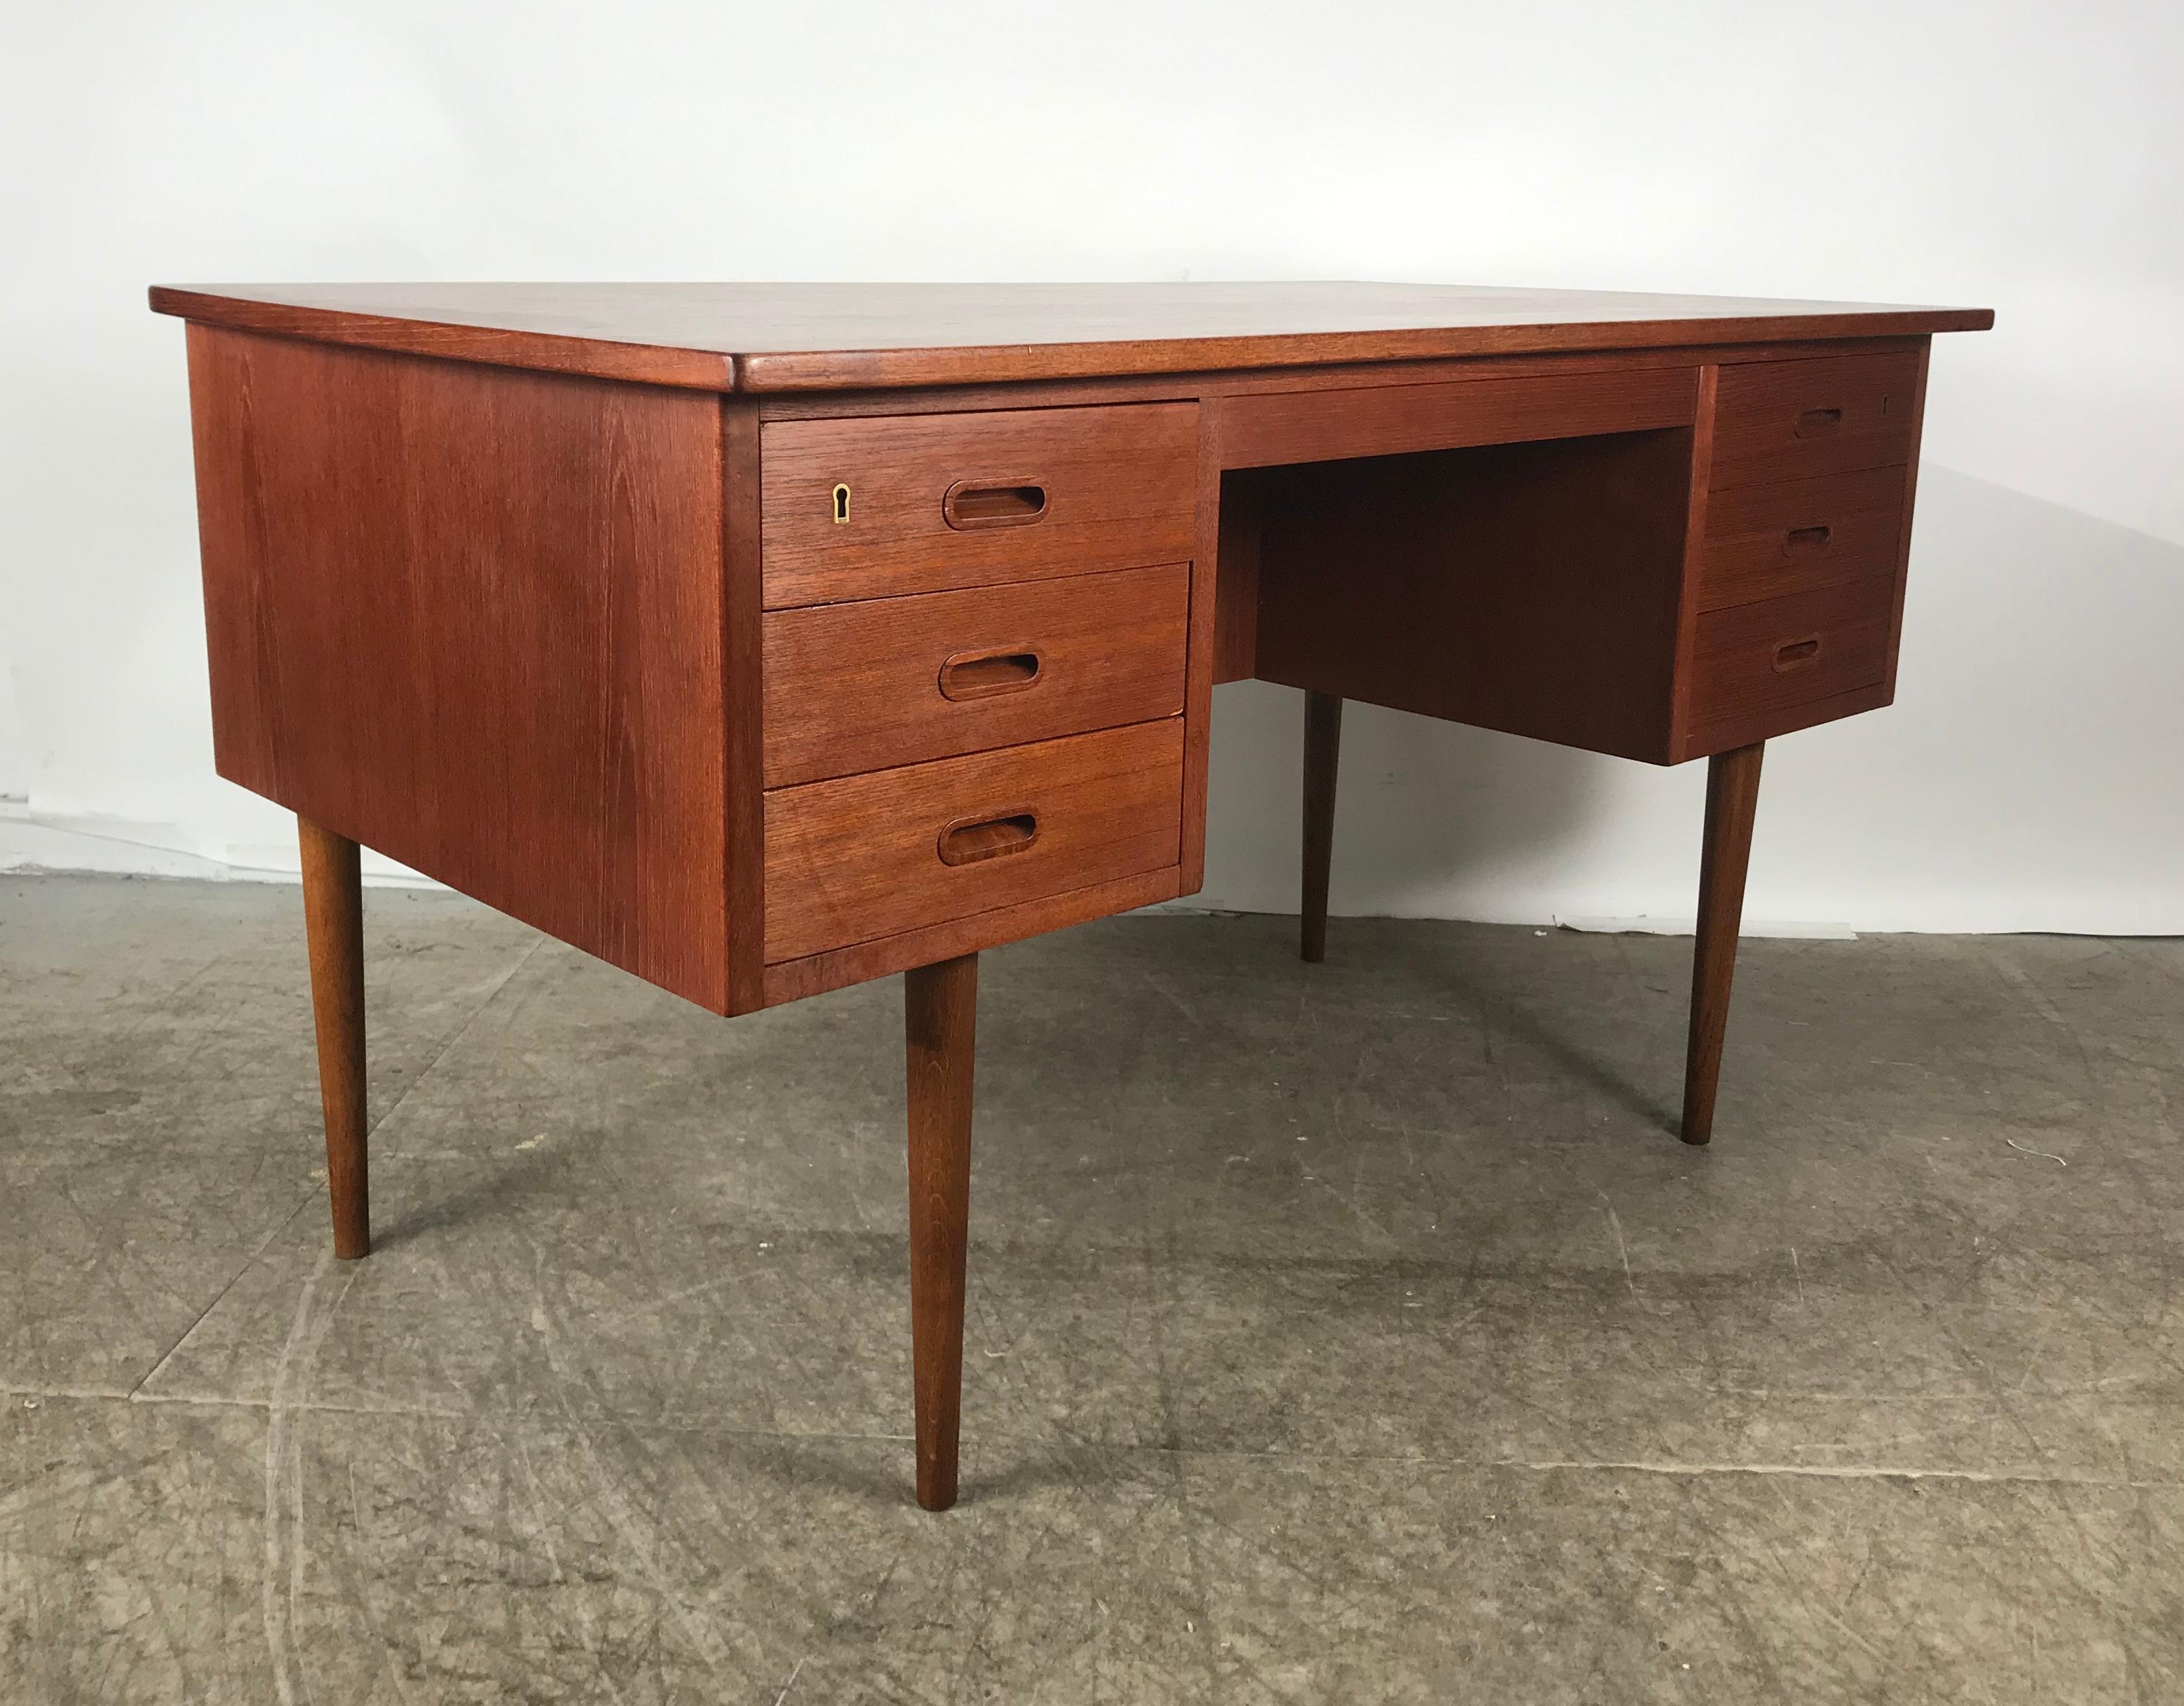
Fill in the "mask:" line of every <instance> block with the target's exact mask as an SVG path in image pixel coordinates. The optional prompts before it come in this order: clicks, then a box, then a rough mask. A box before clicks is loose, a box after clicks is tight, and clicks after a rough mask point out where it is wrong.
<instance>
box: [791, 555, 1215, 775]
mask: <svg viewBox="0 0 2184 1706" xmlns="http://www.w3.org/2000/svg"><path fill="white" fill-rule="evenodd" d="M1189 620H1190V569H1189V567H1188V566H1185V565H1183V564H1179V563H1178V564H1174V565H1172V566H1167V567H1165V568H1154V569H1123V570H1117V571H1112V572H1110V573H1107V574H1096V575H1072V576H1068V577H1065V578H1063V579H1061V580H1053V581H1034V582H1028V583H1023V584H1021V585H1015V586H1002V587H981V588H974V589H972V590H971V591H968V592H958V593H922V594H917V595H915V596H912V597H910V598H902V599H866V600H863V601H861V602H859V603H855V604H846V605H812V606H810V607H808V608H805V609H802V610H772V611H769V612H767V614H766V786H768V787H769V788H780V787H783V786H786V785H788V784H789V783H799V782H811V781H816V780H818V779H820V778H825V777H829V776H845V775H849V774H851V773H853V772H857V771H862V770H881V769H884V768H886V767H889V766H891V765H897V764H911V763H916V762H917V761H921V760H924V759H928V758H947V757H952V756H955V755H957V754H960V753H967V752H983V751H984V750H987V749H989V748H991V747H996V746H1008V745H1013V744H1018V743H1021V742H1025V741H1033V740H1045V739H1051V738H1053V737H1055V736H1056V735H1062V734H1079V733H1085V732H1087V731H1089V730H1092V729H1098V728H1116V727H1118V726H1119V725H1121V724H1123V723H1126V722H1153V721H1156V720H1157V719H1159V718H1162V717H1167V716H1175V715H1177V714H1178V712H1180V711H1182V710H1183V683H1184V633H1185V627H1186V624H1187V623H1188V622H1189ZM995 652H1006V653H1010V654H1017V653H1019V652H1021V653H1024V654H1028V655H1031V656H1032V657H1034V659H1035V660H1036V664H1035V669H1036V673H1035V674H1034V675H1033V676H1031V677H1029V678H1028V680H1026V681H1024V682H1022V683H1020V684H1018V683H1003V684H1001V685H1000V688H999V689H998V690H993V691H987V692H983V693H978V694H976V695H975V696H972V697H968V698H960V699H951V698H950V697H948V696H946V694H944V690H943V686H942V681H941V677H942V672H943V666H944V665H945V664H946V662H947V661H948V660H949V659H950V658H953V657H960V656H964V655H976V654H980V653H995Z"/></svg>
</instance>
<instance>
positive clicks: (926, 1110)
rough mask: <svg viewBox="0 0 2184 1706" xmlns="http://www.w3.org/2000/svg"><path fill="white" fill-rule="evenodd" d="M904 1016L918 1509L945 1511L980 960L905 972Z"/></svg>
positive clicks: (959, 1379)
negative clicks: (908, 1123)
mask: <svg viewBox="0 0 2184 1706" xmlns="http://www.w3.org/2000/svg"><path fill="white" fill-rule="evenodd" d="M902 1016H903V1027H902V1028H903V1053H904V1067H905V1079H906V1081H907V1082H906V1088H907V1091H908V1096H907V1100H908V1103H909V1109H910V1166H909V1173H910V1343H911V1380H912V1386H913V1394H914V1397H915V1402H916V1414H917V1502H918V1503H919V1504H921V1505H922V1506H923V1507H924V1508H926V1509H928V1510H946V1509H947V1508H949V1507H950V1505H952V1504H954V1503H956V1431H957V1427H958V1420H959V1417H960V1415H961V1408H962V1394H963V1281H964V1277H965V1269H966V1265H967V1256H968V1252H969V1249H970V1231H971V1112H972V1080H973V1077H974V1075H975V1072H976V1068H977V1060H978V956H977V955H976V954H965V955H963V956H961V957H959V958H956V959H950V960H943V961H941V962H939V963H938V964H936V965H930V966H919V967H915V968H913V969H912V970H911V971H908V972H905V973H904V974H903V979H902Z"/></svg>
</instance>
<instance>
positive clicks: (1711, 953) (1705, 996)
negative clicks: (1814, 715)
mask: <svg viewBox="0 0 2184 1706" xmlns="http://www.w3.org/2000/svg"><path fill="white" fill-rule="evenodd" d="M1766 750H1767V747H1766V743H1765V742H1763V741H1761V742H1758V743H1755V744H1752V745H1751V746H1740V747H1738V748H1736V750H1733V751H1730V752H1719V753H1716V754H1715V755H1713V757H1712V758H1711V759H1709V760H1708V761H1707V806H1706V851H1705V854H1704V856H1703V857H1702V861H1701V864H1700V867H1699V930H1698V945H1697V948H1696V949H1695V950H1694V951H1693V952H1692V956H1691V1052H1690V1053H1689V1054H1688V1055H1687V1056H1685V1064H1684V1127H1683V1139H1684V1141H1685V1143H1704V1142H1705V1141H1706V1140H1708V1138H1710V1137H1712V1136H1713V1093H1714V1086H1715V1084H1716V1083H1717V1082H1718V1081H1719V1079H1720V1077H1721V1042H1722V1035H1723V1033H1724V1030H1725V1029H1726V1028H1727V1026H1728V1023H1729V985H1730V977H1731V976H1732V974H1733V973H1735V972H1736V934H1737V930H1738V928H1739V926H1740V925H1741V923H1743V918H1744V871H1745V867H1746V865H1747V862H1748V861H1749V860H1750V858H1751V856H1752V817H1753V814H1754V812H1755V811H1756V810H1757V808H1758V804H1759V761H1760V759H1761V757H1762V756H1763V755H1764V754H1765V752H1766Z"/></svg>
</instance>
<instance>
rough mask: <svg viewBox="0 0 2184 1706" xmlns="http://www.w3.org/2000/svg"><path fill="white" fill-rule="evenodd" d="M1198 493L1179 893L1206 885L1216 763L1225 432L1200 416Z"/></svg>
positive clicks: (1186, 676) (1194, 522) (1193, 538)
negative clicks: (1216, 645) (1209, 796)
mask: <svg viewBox="0 0 2184 1706" xmlns="http://www.w3.org/2000/svg"><path fill="white" fill-rule="evenodd" d="M1196 425H1197V428H1198V432H1197V439H1198V445H1197V489H1196V492H1195V499H1194V510H1195V513H1194V515H1193V516H1192V520H1191V550H1192V560H1191V570H1190V648H1189V652H1188V655H1187V659H1186V661H1185V665H1184V688H1183V801H1182V811H1183V823H1182V841H1181V843H1180V845H1179V847H1178V852H1177V856H1176V864H1177V867H1178V868H1177V873H1176V881H1177V884H1178V888H1179V890H1180V892H1182V893H1183V894H1185V895H1195V894H1196V893H1197V892H1198V891H1199V890H1200V889H1201V888H1203V887H1205V885H1206V789H1207V788H1208V786H1209V785H1210V783H1211V774H1210V772H1211V770H1212V759H1213V752H1212V747H1213V651H1214V643H1215V640H1216V638H1217V622H1218V621H1219V616H1220V602H1221V601H1220V572H1221V570H1220V547H1221V516H1220V507H1221V429H1220V422H1219V421H1218V420H1217V419H1214V418H1212V417H1211V416H1209V415H1208V414H1207V412H1206V410H1199V411H1197V421H1196Z"/></svg>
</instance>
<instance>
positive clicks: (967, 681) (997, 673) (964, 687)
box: [940, 646, 1045, 703]
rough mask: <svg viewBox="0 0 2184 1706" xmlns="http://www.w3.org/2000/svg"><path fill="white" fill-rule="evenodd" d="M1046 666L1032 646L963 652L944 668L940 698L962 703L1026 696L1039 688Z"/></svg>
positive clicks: (941, 671) (950, 660) (958, 653)
mask: <svg viewBox="0 0 2184 1706" xmlns="http://www.w3.org/2000/svg"><path fill="white" fill-rule="evenodd" d="M1044 666H1045V665H1044V661H1043V660H1042V659H1041V658H1040V657H1039V654H1038V653H1037V652H1036V651H1034V650H1033V649H1032V648H1031V647H1029V646H995V647H993V648H992V649H991V650H987V651H959V652H957V653H956V655H955V656H953V657H951V658H950V659H949V660H948V661H947V662H945V663H944V664H942V665H941V666H940V696H941V697H942V698H943V699H952V700H956V701H958V702H959V703H960V702H961V701H962V700H967V699H991V698H992V697H994V695H995V694H1001V693H1022V691H1023V690H1024V689H1026V688H1028V687H1036V686H1038V685H1039V671H1040V670H1041V669H1042V668H1043V667H1044Z"/></svg>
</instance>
